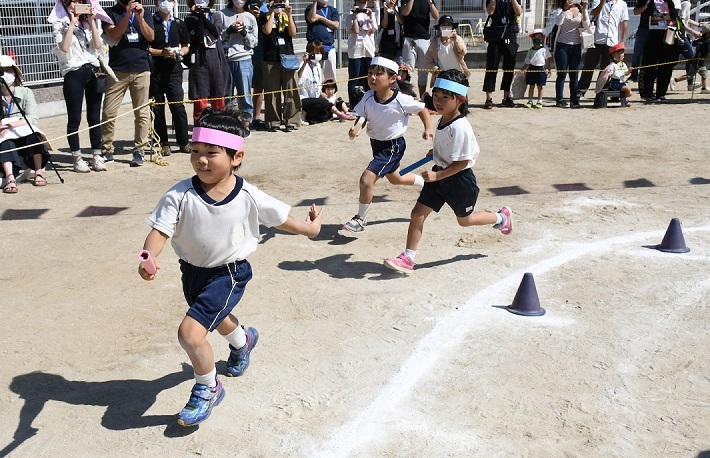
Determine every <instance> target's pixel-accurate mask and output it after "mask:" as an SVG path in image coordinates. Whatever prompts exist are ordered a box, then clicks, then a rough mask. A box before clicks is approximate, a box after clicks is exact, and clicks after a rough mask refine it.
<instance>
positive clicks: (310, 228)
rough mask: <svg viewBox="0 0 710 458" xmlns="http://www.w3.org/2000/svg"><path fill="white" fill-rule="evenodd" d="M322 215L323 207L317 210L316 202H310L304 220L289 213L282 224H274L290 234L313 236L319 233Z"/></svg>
mask: <svg viewBox="0 0 710 458" xmlns="http://www.w3.org/2000/svg"><path fill="white" fill-rule="evenodd" d="M322 215H323V209H322V208H321V209H320V211H318V208H317V207H316V204H311V208H310V210H309V211H308V216H307V217H306V219H305V221H301V220H297V219H296V218H294V217H292V216H290V215H289V217H288V218H286V221H285V222H284V223H283V224H282V225H280V226H276V229H280V230H282V231H286V232H290V233H292V234H300V235H305V236H306V237H315V236H316V235H318V234H319V233H320V225H321V216H322Z"/></svg>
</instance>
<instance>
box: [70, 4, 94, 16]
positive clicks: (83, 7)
mask: <svg viewBox="0 0 710 458" xmlns="http://www.w3.org/2000/svg"><path fill="white" fill-rule="evenodd" d="M74 14H77V15H78V14H91V5H90V4H89V3H75V4H74Z"/></svg>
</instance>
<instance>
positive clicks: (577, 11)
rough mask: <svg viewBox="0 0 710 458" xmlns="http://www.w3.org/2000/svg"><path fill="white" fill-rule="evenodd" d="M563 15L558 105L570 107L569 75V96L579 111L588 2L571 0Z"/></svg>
mask: <svg viewBox="0 0 710 458" xmlns="http://www.w3.org/2000/svg"><path fill="white" fill-rule="evenodd" d="M562 9H563V12H562V13H561V14H560V15H559V16H557V19H555V23H556V24H557V44H556V45H555V54H554V55H555V66H556V67H557V80H556V81H555V104H556V105H557V106H558V107H566V106H567V102H565V100H564V90H565V79H566V78H567V73H568V72H569V97H570V106H571V107H572V108H579V107H580V105H579V99H578V98H577V86H578V77H579V67H580V66H581V64H582V37H581V35H580V34H579V31H580V29H586V28H588V27H589V16H587V0H582V1H581V2H580V0H567V2H566V3H565V6H564V7H563V8H562Z"/></svg>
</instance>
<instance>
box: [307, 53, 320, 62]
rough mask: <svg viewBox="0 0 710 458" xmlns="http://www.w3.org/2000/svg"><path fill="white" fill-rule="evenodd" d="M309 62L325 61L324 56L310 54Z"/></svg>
mask: <svg viewBox="0 0 710 458" xmlns="http://www.w3.org/2000/svg"><path fill="white" fill-rule="evenodd" d="M308 60H313V61H316V62H318V61H320V60H323V54H320V53H318V54H315V53H310V54H308Z"/></svg>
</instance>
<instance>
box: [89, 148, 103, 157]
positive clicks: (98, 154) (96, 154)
mask: <svg viewBox="0 0 710 458" xmlns="http://www.w3.org/2000/svg"><path fill="white" fill-rule="evenodd" d="M91 153H92V154H93V155H94V156H101V150H100V149H95V150H92V151H91Z"/></svg>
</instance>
